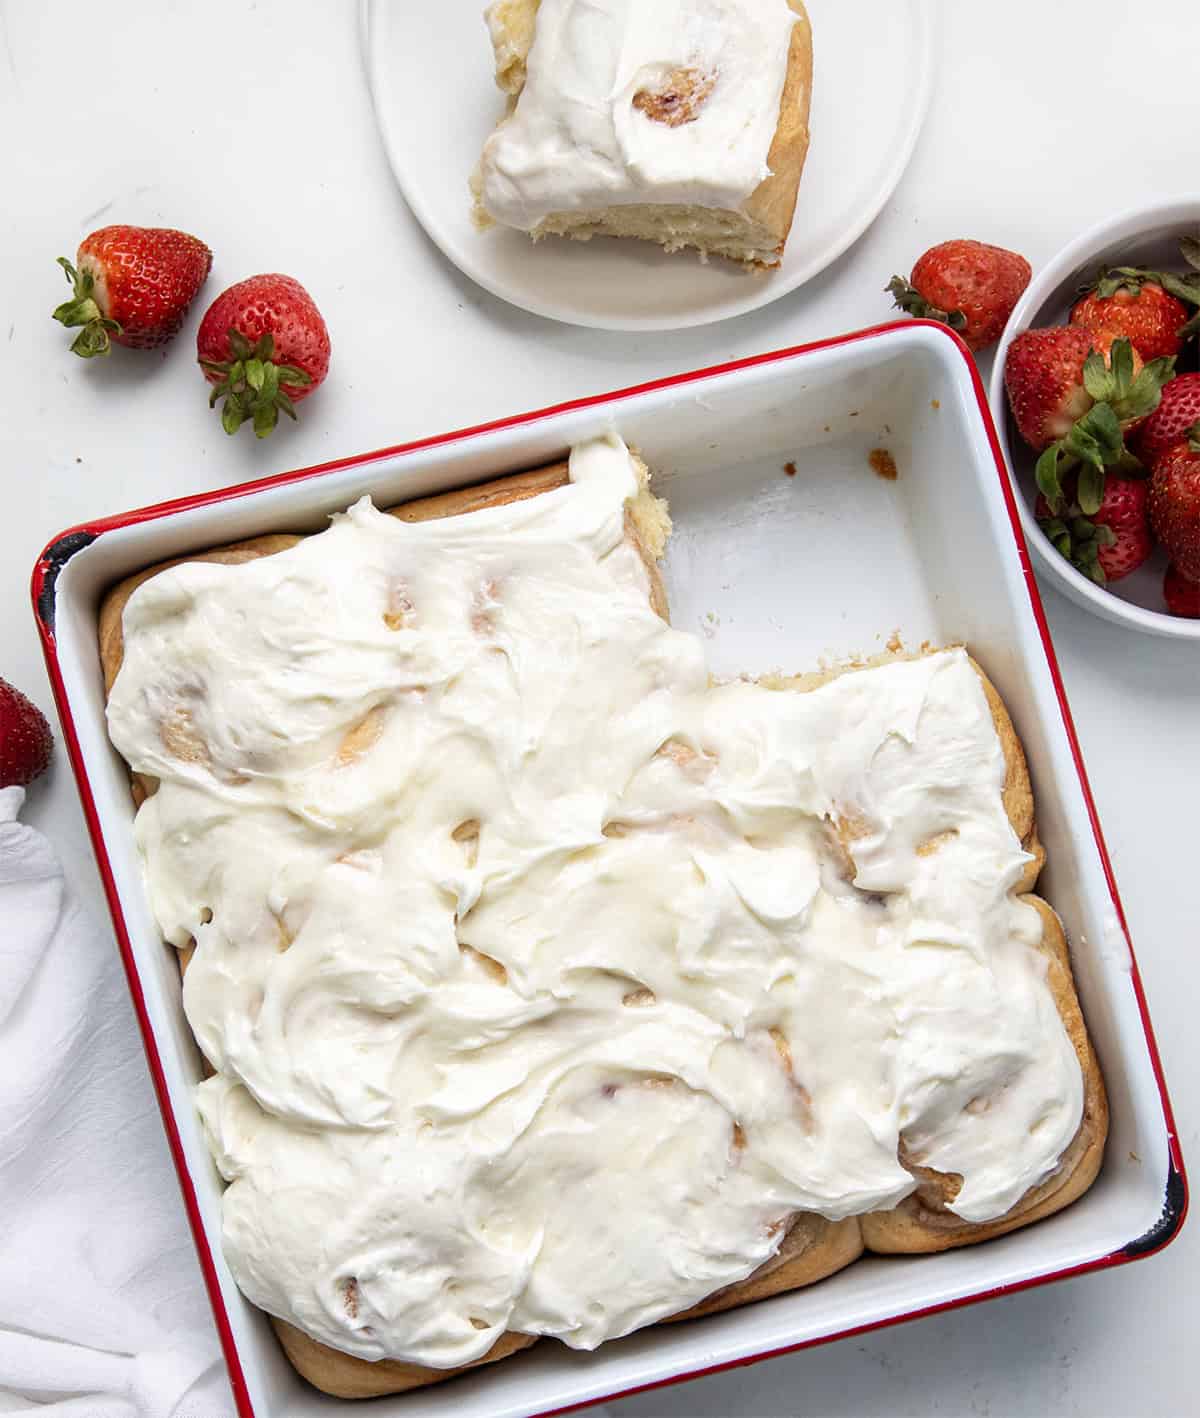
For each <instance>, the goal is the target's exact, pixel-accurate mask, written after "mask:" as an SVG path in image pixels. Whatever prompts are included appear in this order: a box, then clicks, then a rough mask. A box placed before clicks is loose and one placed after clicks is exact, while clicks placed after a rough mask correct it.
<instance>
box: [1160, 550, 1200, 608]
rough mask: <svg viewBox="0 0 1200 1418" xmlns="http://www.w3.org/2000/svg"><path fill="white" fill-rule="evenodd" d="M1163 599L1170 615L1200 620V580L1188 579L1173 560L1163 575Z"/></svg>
mask: <svg viewBox="0 0 1200 1418" xmlns="http://www.w3.org/2000/svg"><path fill="white" fill-rule="evenodd" d="M1163 600H1165V601H1166V603H1167V610H1168V611H1170V613H1171V614H1172V615H1182V616H1187V617H1188V618H1189V619H1190V620H1200V581H1189V580H1188V579H1187V577H1186V576H1185V575H1184V574H1183V572H1182V571H1180V569H1179V567H1178V566H1176V565H1175V563H1174V562H1172V563H1171V564H1170V566H1168V567H1167V574H1166V575H1165V576H1164V577H1163Z"/></svg>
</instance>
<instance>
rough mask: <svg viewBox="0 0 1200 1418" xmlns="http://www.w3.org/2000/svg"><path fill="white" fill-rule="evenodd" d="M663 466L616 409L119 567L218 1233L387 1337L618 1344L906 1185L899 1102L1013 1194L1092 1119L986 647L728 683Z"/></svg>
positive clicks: (948, 1148)
mask: <svg viewBox="0 0 1200 1418" xmlns="http://www.w3.org/2000/svg"><path fill="white" fill-rule="evenodd" d="M637 486H638V484H637V476H636V473H635V469H634V465H633V463H632V461H631V458H630V455H629V453H628V451H627V450H626V448H625V447H624V445H623V444H622V443H621V441H620V440H619V438H617V437H615V436H610V437H608V438H605V439H600V440H596V441H594V442H592V443H589V444H585V445H582V446H580V447H578V448H576V449H575V450H574V451H573V452H572V454H571V460H570V482H569V483H568V484H567V485H565V486H563V487H561V488H558V489H556V490H554V491H552V492H548V493H545V494H543V495H541V496H538V497H536V498H532V499H529V500H526V501H522V502H514V503H509V504H506V505H502V506H494V507H491V508H488V509H485V510H481V511H476V512H472V513H469V514H466V515H462V516H458V517H454V518H449V519H444V520H440V521H430V522H419V523H405V522H402V521H399V520H398V519H396V518H393V517H390V516H386V515H384V514H382V513H380V512H378V511H377V510H376V509H375V508H374V507H373V506H372V504H371V503H370V501H369V500H367V499H365V498H364V499H363V500H362V501H360V502H358V503H356V504H355V505H354V506H353V507H352V508H350V510H349V511H348V512H347V513H345V514H343V515H340V516H337V517H335V518H334V519H333V520H332V524H331V526H330V527H329V529H328V530H327V531H324V532H322V533H320V534H318V535H315V536H312V537H309V538H306V539H304V540H303V541H301V542H300V543H298V544H297V545H296V546H294V547H293V548H291V549H290V550H287V551H283V552H280V553H278V554H276V555H273V556H269V557H264V558H261V559H259V560H255V561H252V562H248V563H245V564H242V565H237V566H230V565H216V564H211V563H199V562H192V563H186V564H183V565H180V566H177V567H174V568H172V569H170V570H167V571H164V572H162V573H161V574H159V575H157V576H155V577H154V578H152V579H151V580H149V581H147V582H145V583H144V584H143V585H142V586H141V587H140V588H139V589H138V590H137V591H136V592H135V593H134V594H133V596H132V597H131V598H130V600H129V602H128V605H127V607H126V610H125V614H124V637H125V642H124V660H123V664H122V667H121V670H120V673H119V674H118V676H117V679H116V682H115V684H114V686H113V690H112V694H111V698H110V702H109V706H108V720H109V727H110V732H111V736H112V739H113V742H114V743H115V745H116V746H117V748H118V749H119V750H120V752H121V753H122V754H123V755H124V757H125V758H126V759H127V760H128V762H129V763H130V764H131V766H132V767H133V768H134V769H136V770H137V771H140V772H143V773H147V774H151V775H153V776H154V777H156V778H157V779H158V780H159V782H160V786H159V788H158V790H157V792H156V793H155V794H154V795H153V796H151V797H149V798H148V799H147V800H146V801H145V803H144V804H143V805H142V807H141V809H140V810H139V812H138V815H137V819H136V825H135V831H136V837H137V842H138V846H139V848H140V851H141V854H142V859H143V863H144V869H145V877H146V881H147V885H148V890H149V895H150V900H151V903H152V906H153V910H154V913H155V916H156V917H157V920H158V922H159V924H160V926H161V928H162V931H163V933H164V934H165V936H166V937H167V939H168V940H170V941H172V942H173V943H174V944H176V945H183V944H185V943H186V942H187V941H188V940H189V939H190V938H194V940H195V942H196V950H195V954H194V956H193V958H192V961H191V964H190V966H189V969H188V971H187V975H186V979H185V984H184V1007H185V1009H186V1012H187V1017H188V1020H189V1022H190V1024H191V1026H192V1029H193V1031H194V1033H195V1035H196V1038H197V1039H198V1041H199V1043H200V1046H201V1048H202V1049H203V1051H204V1053H205V1055H206V1057H207V1058H208V1059H209V1060H210V1061H211V1063H212V1065H213V1066H214V1068H215V1069H216V1074H215V1076H214V1077H212V1078H210V1079H208V1080H207V1081H205V1082H204V1083H202V1084H201V1085H200V1086H199V1088H198V1090H197V1101H198V1105H199V1109H200V1114H201V1117H202V1120H203V1124H204V1127H205V1131H206V1135H207V1137H208V1139H209V1142H210V1145H211V1148H212V1152H213V1156H214V1158H215V1159H216V1163H217V1165H218V1167H219V1169H220V1171H221V1173H222V1174H223V1175H224V1177H225V1178H226V1179H227V1180H228V1183H229V1185H228V1187H227V1189H226V1191H225V1193H224V1198H223V1239H224V1248H225V1253H226V1256H227V1258H228V1261H229V1265H230V1267H231V1269H232V1271H233V1274H234V1276H235V1278H236V1279H237V1282H238V1284H239V1285H240V1287H241V1288H242V1290H243V1291H244V1292H245V1293H246V1295H247V1296H248V1297H249V1298H250V1299H251V1300H252V1301H253V1302H254V1303H255V1304H257V1305H259V1306H261V1307H262V1308H264V1309H266V1310H268V1311H270V1312H271V1313H273V1314H276V1315H279V1316H282V1317H283V1318H285V1319H287V1320H289V1321H290V1322H292V1323H293V1324H296V1325H298V1326H299V1327H300V1328H302V1329H304V1330H306V1331H307V1332H308V1333H309V1334H311V1335H313V1336H314V1337H315V1338H317V1339H319V1340H322V1341H324V1342H325V1343H327V1344H330V1345H333V1346H334V1347H336V1348H338V1349H341V1350H345V1351H347V1352H349V1353H352V1354H356V1355H360V1356H361V1357H363V1358H366V1359H380V1358H384V1357H389V1358H397V1359H404V1360H408V1361H411V1362H415V1363H421V1364H429V1365H434V1366H439V1367H449V1366H453V1365H458V1364H463V1363H466V1362H468V1361H470V1360H472V1359H474V1358H478V1357H480V1356H481V1355H483V1354H484V1353H486V1351H487V1350H488V1349H489V1348H490V1347H491V1346H492V1344H493V1343H494V1342H495V1340H496V1339H497V1337H498V1336H499V1335H500V1334H501V1333H502V1332H503V1331H504V1330H506V1329H507V1330H517V1331H522V1332H526V1333H531V1334H547V1335H556V1336H558V1337H559V1338H560V1339H562V1340H563V1341H565V1342H566V1343H567V1344H569V1345H571V1346H574V1347H577V1348H583V1349H590V1348H593V1347H595V1346H596V1345H597V1344H599V1343H601V1342H602V1341H604V1340H606V1339H608V1338H611V1337H614V1336H617V1335H621V1334H625V1333H628V1332H629V1331H631V1330H633V1329H636V1328H638V1327H640V1326H642V1325H646V1324H649V1323H652V1322H653V1321H655V1320H657V1319H660V1318H662V1317H664V1316H667V1315H670V1314H672V1313H675V1312H678V1311H680V1310H682V1309H684V1308H686V1307H688V1306H689V1305H691V1304H693V1303H695V1302H696V1301H698V1300H700V1299H702V1298H703V1297H705V1296H706V1295H709V1294H711V1293H712V1292H713V1291H715V1290H717V1289H719V1288H721V1287H723V1286H725V1285H728V1284H730V1283H732V1282H735V1281H737V1280H740V1279H742V1278H744V1277H745V1276H747V1275H749V1274H750V1273H751V1272H752V1271H753V1270H755V1269H756V1268H757V1267H758V1266H759V1265H761V1264H762V1263H763V1262H764V1261H765V1260H767V1259H768V1258H770V1257H771V1256H772V1255H773V1254H774V1253H775V1252H776V1250H777V1249H778V1247H779V1245H780V1242H781V1240H782V1238H783V1236H784V1235H785V1234H786V1226H787V1223H788V1219H789V1218H790V1217H791V1216H792V1215H793V1214H794V1213H796V1212H797V1211H812V1212H818V1213H820V1214H821V1215H823V1216H826V1217H829V1218H831V1219H837V1218H842V1217H846V1216H851V1215H854V1214H857V1213H862V1212H865V1211H868V1210H873V1209H879V1208H886V1207H889V1206H893V1205H895V1204H896V1203H897V1202H898V1201H900V1200H901V1199H902V1198H904V1197H905V1196H906V1195H908V1194H909V1193H910V1192H911V1191H912V1190H913V1187H914V1180H913V1177H912V1176H911V1175H910V1173H909V1172H908V1171H906V1170H905V1169H904V1167H902V1166H901V1165H900V1162H899V1161H898V1157H897V1151H898V1148H899V1147H900V1146H901V1144H903V1146H904V1148H905V1149H906V1155H907V1156H908V1157H909V1158H910V1159H911V1160H912V1161H915V1162H919V1163H922V1164H924V1165H926V1166H929V1167H933V1168H936V1169H938V1170H940V1171H944V1172H954V1173H958V1174H960V1175H961V1176H962V1186H961V1189H960V1190H959V1192H958V1194H957V1196H956V1198H955V1200H954V1201H953V1203H952V1207H951V1209H952V1210H953V1211H954V1212H955V1213H956V1214H957V1215H959V1216H960V1217H963V1218H964V1219H966V1220H969V1221H985V1220H988V1219H991V1218H994V1217H997V1216H1000V1215H1002V1214H1003V1213H1004V1212H1006V1211H1007V1210H1009V1209H1010V1208H1011V1207H1012V1206H1013V1205H1014V1204H1015V1203H1016V1202H1017V1201H1018V1200H1019V1199H1020V1198H1021V1196H1022V1195H1023V1194H1024V1192H1025V1191H1026V1190H1027V1189H1028V1188H1029V1187H1031V1186H1033V1185H1036V1184H1037V1183H1039V1182H1040V1181H1042V1180H1044V1179H1045V1178H1046V1177H1048V1176H1049V1175H1051V1174H1052V1173H1053V1172H1054V1170H1055V1168H1056V1166H1057V1165H1058V1163H1059V1159H1060V1157H1061V1155H1062V1153H1063V1151H1064V1150H1065V1148H1066V1147H1067V1145H1068V1144H1069V1142H1070V1141H1071V1139H1072V1138H1073V1137H1074V1135H1075V1133H1076V1131H1077V1129H1078V1126H1079V1123H1080V1119H1081V1116H1082V1106H1083V1084H1082V1078H1081V1074H1080V1069H1079V1066H1078V1062H1077V1059H1076V1057H1075V1054H1074V1051H1073V1049H1072V1046H1071V1043H1070V1040H1069V1039H1068V1037H1067V1034H1066V1031H1065V1029H1064V1026H1063V1024H1062V1021H1061V1019H1060V1017H1059V1014H1058V1012H1057V1009H1056V1007H1055V1004H1054V1000H1053V997H1052V995H1051V992H1050V989H1049V987H1048V985H1047V983H1046V978H1045V965H1044V960H1043V957H1042V956H1041V955H1040V954H1039V953H1038V951H1037V949H1036V946H1037V943H1038V941H1039V939H1040V934H1041V929H1040V921H1039V918H1038V916H1037V913H1036V912H1035V911H1034V910H1033V909H1032V908H1031V907H1030V906H1028V905H1026V904H1024V903H1022V902H1021V901H1020V900H1018V899H1017V897H1016V896H1015V894H1014V888H1015V886H1016V883H1017V882H1018V879H1019V878H1020V876H1021V872H1022V868H1023V866H1024V864H1025V863H1026V862H1027V860H1028V857H1027V855H1026V854H1025V853H1024V851H1023V850H1022V847H1021V844H1020V842H1019V841H1018V840H1017V838H1016V836H1015V835H1014V833H1013V830H1012V827H1011V825H1010V823H1009V821H1008V818H1007V816H1006V814H1005V811H1004V807H1003V804H1002V800H1001V791H1002V787H1003V783H1004V776H1005V765H1004V757H1003V751H1002V748H1001V744H1000V742H999V739H998V737H997V734H996V730H995V726H994V723H993V720H992V717H991V713H990V710H989V707H988V704H987V700H986V698H985V695H984V693H983V690H982V688H981V684H980V681H979V678H978V676H977V675H976V673H975V671H974V670H973V668H972V666H971V664H970V662H969V660H968V658H967V656H966V654H965V653H964V652H963V651H961V650H952V651H946V652H942V653H937V654H932V655H929V656H926V657H922V658H920V659H916V660H912V661H896V662H893V663H889V664H887V665H884V666H880V667H878V668H873V669H868V670H862V671H858V672H855V673H850V674H846V675H843V676H841V677H839V678H836V679H834V680H832V681H831V682H829V683H828V684H826V685H824V686H822V687H820V688H818V689H815V690H812V691H810V692H807V693H799V692H780V691H773V690H770V689H767V688H765V687H763V686H760V685H757V684H753V683H748V682H735V683H729V684H720V685H717V684H712V683H711V682H710V680H709V677H708V674H707V670H706V667H705V662H704V655H703V651H702V647H701V644H700V642H699V640H698V639H697V638H696V637H694V636H692V635H689V634H685V633H683V632H681V631H678V630H674V629H672V628H671V627H669V626H668V625H667V624H666V623H665V622H664V621H662V620H661V619H660V618H659V617H658V616H657V615H656V614H655V613H654V612H653V611H652V610H651V608H650V605H649V602H648V594H647V593H648V582H647V576H646V572H645V569H644V566H643V565H642V562H641V561H640V559H639V557H638V555H637V553H636V551H635V550H634V549H633V548H632V547H631V544H630V542H629V540H628V538H627V537H626V535H625V526H624V522H625V509H626V505H627V503H628V502H629V500H630V498H632V497H633V496H634V494H635V492H636V491H637ZM839 824H840V825H843V826H845V825H850V826H851V827H852V834H851V833H847V832H845V831H843V833H842V837H843V838H845V839H847V845H845V846H844V845H843V844H842V842H841V841H840V840H839V837H838V834H837V830H836V829H837V827H838V825H839ZM931 845H932V848H933V849H932V850H931Z"/></svg>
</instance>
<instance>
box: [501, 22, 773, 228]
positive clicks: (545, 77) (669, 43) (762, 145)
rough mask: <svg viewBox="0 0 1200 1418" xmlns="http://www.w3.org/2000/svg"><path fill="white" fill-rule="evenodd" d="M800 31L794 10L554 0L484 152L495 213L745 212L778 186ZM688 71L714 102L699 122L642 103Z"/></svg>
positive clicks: (518, 217) (702, 104)
mask: <svg viewBox="0 0 1200 1418" xmlns="http://www.w3.org/2000/svg"><path fill="white" fill-rule="evenodd" d="M795 22H796V15H795V14H794V12H793V11H792V10H791V9H790V8H789V6H788V4H787V0H654V3H653V4H647V3H645V0H541V4H540V5H539V7H538V13H537V28H536V32H535V37H534V42H533V47H532V49H531V50H530V53H529V57H528V60H527V63H526V79H525V87H524V89H523V90H522V92H521V96H520V98H519V99H518V101H517V106H516V108H515V110H514V111H513V113H512V114H510V115H509V117H508V118H507V119H505V121H504V122H503V123H502V124H501V125H500V126H499V127H498V128H497V129H496V131H495V132H494V133H493V134H492V135H491V136H490V137H489V139H488V141H487V143H486V144H485V146H484V150H483V158H482V162H481V166H480V176H481V180H482V187H481V198H482V202H483V205H484V207H485V209H486V210H487V212H488V213H489V214H490V215H491V216H492V217H493V218H495V220H496V221H498V222H501V223H503V224H504V225H505V226H511V227H517V228H519V229H520V230H522V231H531V230H533V228H534V227H536V226H537V225H538V224H539V222H541V221H542V220H544V219H545V218H546V217H548V216H549V215H550V214H551V213H554V212H567V211H581V210H582V211H590V210H593V209H596V208H603V207H613V206H622V205H629V204H635V203H686V204H693V205H697V206H704V207H713V208H718V209H720V210H723V211H735V212H736V211H740V210H741V209H742V207H743V206H744V204H745V202H746V199H747V198H748V197H749V196H750V194H751V193H752V192H753V191H754V189H755V188H756V187H757V186H758V185H759V183H760V182H762V181H763V179H764V178H766V177H769V176H770V169H769V168H768V166H767V155H768V153H769V151H770V148H771V142H772V140H773V138H774V136H775V129H776V126H777V124H778V122H779V104H780V100H781V98H782V96H783V86H784V81H785V79H786V77H787V65H788V47H789V44H790V43H791V34H792V27H793V25H794V24H795ZM680 73H683V74H685V75H687V76H688V77H689V79H690V80H691V82H692V83H694V84H695V85H696V86H698V87H696V88H695V89H694V90H693V97H694V98H696V99H699V98H700V96H701V95H703V97H702V101H699V102H697V105H696V111H695V117H694V119H692V121H689V122H684V123H678V124H675V125H672V124H669V123H667V122H663V121H658V120H656V119H655V118H653V117H651V116H649V115H648V114H647V112H646V111H645V110H644V109H642V108H639V107H638V106H637V104H636V102H635V101H636V100H637V96H638V95H639V94H641V93H648V94H654V93H657V92H661V91H663V90H664V89H669V88H670V87H671V86H672V83H673V76H676V75H678V74H680Z"/></svg>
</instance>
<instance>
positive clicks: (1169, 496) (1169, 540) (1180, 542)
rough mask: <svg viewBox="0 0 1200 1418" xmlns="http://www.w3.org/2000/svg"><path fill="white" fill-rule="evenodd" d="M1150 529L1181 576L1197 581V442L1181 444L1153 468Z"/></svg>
mask: <svg viewBox="0 0 1200 1418" xmlns="http://www.w3.org/2000/svg"><path fill="white" fill-rule="evenodd" d="M1150 525H1151V526H1152V527H1153V528H1154V533H1155V535H1156V536H1157V537H1158V539H1159V541H1160V542H1162V544H1163V546H1164V547H1166V549H1167V551H1168V552H1169V553H1170V556H1171V560H1172V561H1174V562H1175V564H1176V566H1178V568H1179V573H1180V575H1181V576H1185V577H1186V578H1187V579H1188V580H1189V581H1200V441H1197V440H1195V439H1192V440H1181V441H1180V442H1178V443H1176V444H1175V445H1174V446H1173V447H1171V448H1168V449H1167V451H1166V452H1165V453H1163V454H1162V455H1161V456H1160V457H1159V459H1158V461H1157V462H1156V463H1155V464H1154V472H1153V473H1152V475H1151V477H1150Z"/></svg>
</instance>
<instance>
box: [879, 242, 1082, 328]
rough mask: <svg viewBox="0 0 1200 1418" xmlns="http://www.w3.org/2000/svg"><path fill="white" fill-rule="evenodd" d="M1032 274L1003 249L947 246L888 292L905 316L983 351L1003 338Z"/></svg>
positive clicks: (922, 259)
mask: <svg viewBox="0 0 1200 1418" xmlns="http://www.w3.org/2000/svg"><path fill="white" fill-rule="evenodd" d="M1032 274H1033V273H1032V271H1031V270H1030V267H1029V262H1028V261H1026V259H1025V258H1024V256H1018V255H1017V253H1016V252H1015V251H1006V250H1005V249H1004V248H1003V247H1002V246H988V245H987V244H986V242H982V241H944V242H942V244H941V245H940V246H934V247H931V248H930V250H928V251H926V253H925V254H924V256H922V257H920V258H919V259H918V261H917V264H916V265H915V266H914V267H913V269H912V276H911V277H910V279H909V280H907V281H906V280H905V279H904V277H903V276H893V277H892V279H891V281H889V283H888V285H887V290H888V291H889V292H890V293H891V295H892V296H894V297H895V301H896V305H897V306H898V307H899V308H900V309H901V310H905V311H907V312H908V314H909V315H915V316H916V317H917V318H918V319H922V320H940V321H941V322H942V324H943V325H949V326H950V328H951V329H952V330H957V331H958V333H959V334H960V335H961V336H962V337H963V339H964V340H965V341H966V343H967V345H968V347H969V348H970V349H973V350H981V349H984V348H986V346H988V345H991V344H995V342H996V341H997V340H998V339H999V338H1000V335H1001V333H1002V331H1003V330H1004V327H1005V325H1007V324H1008V317H1009V316H1010V315H1011V314H1012V312H1013V307H1014V306H1015V305H1016V303H1017V301H1018V300H1020V298H1021V295H1022V293H1023V292H1024V290H1025V287H1026V286H1027V285H1028V284H1029V278H1030V276H1031V275H1032ZM1085 353H1086V351H1085Z"/></svg>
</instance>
